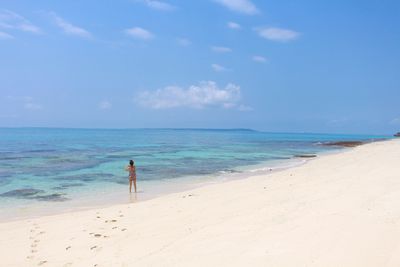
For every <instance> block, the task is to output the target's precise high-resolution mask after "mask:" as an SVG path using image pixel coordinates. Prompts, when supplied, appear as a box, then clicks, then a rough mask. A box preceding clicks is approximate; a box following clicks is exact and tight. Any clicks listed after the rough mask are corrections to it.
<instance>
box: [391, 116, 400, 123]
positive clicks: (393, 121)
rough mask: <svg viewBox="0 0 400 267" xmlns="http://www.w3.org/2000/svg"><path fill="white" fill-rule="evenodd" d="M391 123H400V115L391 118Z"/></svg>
mask: <svg viewBox="0 0 400 267" xmlns="http://www.w3.org/2000/svg"><path fill="white" fill-rule="evenodd" d="M390 124H392V125H400V117H399V118H394V119H393V120H391V121H390Z"/></svg>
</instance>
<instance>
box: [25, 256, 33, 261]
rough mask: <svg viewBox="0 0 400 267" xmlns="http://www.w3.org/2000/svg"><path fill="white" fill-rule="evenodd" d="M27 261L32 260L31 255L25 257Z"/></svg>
mask: <svg viewBox="0 0 400 267" xmlns="http://www.w3.org/2000/svg"><path fill="white" fill-rule="evenodd" d="M26 258H27V259H28V260H32V259H33V258H34V256H33V255H29V256H27V257H26Z"/></svg>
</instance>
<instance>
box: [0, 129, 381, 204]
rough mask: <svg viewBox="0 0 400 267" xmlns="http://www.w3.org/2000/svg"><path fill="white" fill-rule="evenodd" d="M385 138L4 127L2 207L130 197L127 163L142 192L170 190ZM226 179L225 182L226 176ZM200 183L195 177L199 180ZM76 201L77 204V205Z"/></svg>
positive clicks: (0, 164) (0, 182)
mask: <svg viewBox="0 0 400 267" xmlns="http://www.w3.org/2000/svg"><path fill="white" fill-rule="evenodd" d="M374 138H385V136H364V135H359V136H355V135H327V134H287V133H265V132H257V131H251V130H191V129H126V130H125V129H124V130H106V129H48V128H18V129H12V128H0V203H1V205H0V208H1V209H6V208H10V207H19V208H23V207H24V206H34V205H43V204H44V203H46V205H49V203H61V202H62V203H64V205H68V203H75V202H76V201H77V200H79V199H86V200H88V201H86V202H85V204H86V205H89V204H90V201H89V199H91V198H92V199H99V198H100V199H101V198H102V195H101V194H104V196H106V195H110V194H112V193H113V192H118V194H120V192H123V193H124V194H125V193H126V190H127V181H128V178H127V173H126V172H125V171H124V167H125V166H126V165H127V164H128V161H129V159H134V160H135V162H136V165H137V176H138V180H139V189H140V192H141V193H151V191H152V190H154V191H157V192H161V191H163V189H162V187H163V186H166V187H168V186H167V184H171V183H172V184H173V183H175V184H179V183H180V182H182V181H185V183H190V179H191V178H190V177H192V178H193V180H195V181H196V182H197V183H199V182H201V181H203V180H204V181H206V180H207V179H210V177H221V176H224V177H225V179H226V177H229V174H234V173H239V172H243V170H244V169H247V170H249V169H251V167H252V166H258V165H259V164H264V163H268V162H275V161H279V162H282V161H285V160H290V159H293V156H294V155H296V154H304V153H320V152H324V151H329V150H332V149H334V148H332V147H327V146H322V145H321V143H323V142H327V141H334V140H368V139H374ZM227 175H228V176H227ZM194 177H195V178H194ZM74 201H75V202H74Z"/></svg>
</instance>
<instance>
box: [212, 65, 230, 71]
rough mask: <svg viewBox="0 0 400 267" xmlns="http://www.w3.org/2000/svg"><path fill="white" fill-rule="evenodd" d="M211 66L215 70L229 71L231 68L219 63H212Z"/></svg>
mask: <svg viewBox="0 0 400 267" xmlns="http://www.w3.org/2000/svg"><path fill="white" fill-rule="evenodd" d="M211 68H212V69H213V70H214V71H215V72H224V71H229V69H227V68H225V67H224V66H221V65H219V64H215V63H214V64H211Z"/></svg>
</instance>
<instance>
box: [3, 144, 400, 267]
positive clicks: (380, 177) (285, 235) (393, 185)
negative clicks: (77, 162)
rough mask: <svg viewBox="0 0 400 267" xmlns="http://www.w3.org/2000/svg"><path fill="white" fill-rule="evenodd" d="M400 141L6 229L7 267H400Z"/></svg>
mask: <svg viewBox="0 0 400 267" xmlns="http://www.w3.org/2000/svg"><path fill="white" fill-rule="evenodd" d="M399 163H400V140H389V141H382V142H376V143H370V144H366V145H362V146H359V147H356V148H352V149H348V150H345V151H343V152H340V153H338V154H332V155H324V156H320V157H317V158H316V159H313V160H310V161H309V162H308V163H306V164H304V165H302V166H299V167H295V168H290V169H287V170H284V171H280V172H275V173H271V174H269V175H263V176H254V177H250V178H247V179H243V180H235V181H230V182H225V183H220V184H214V185H208V186H205V187H202V188H197V189H193V190H190V191H186V192H181V193H174V194H170V195H166V196H162V197H159V198H156V199H152V200H148V201H143V202H138V203H133V204H127V205H117V206H112V207H108V208H102V209H93V210H88V211H79V212H70V213H64V214H58V215H53V216H44V217H40V218H35V219H26V220H20V221H13V222H5V223H1V224H0V235H1V238H0V251H1V255H2V257H1V259H0V265H1V266H97V267H100V266H221V265H224V266H324V267H327V266H349V267H350V266H351V267H356V266H363V267H366V266H379V267H382V266H400V167H399Z"/></svg>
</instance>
